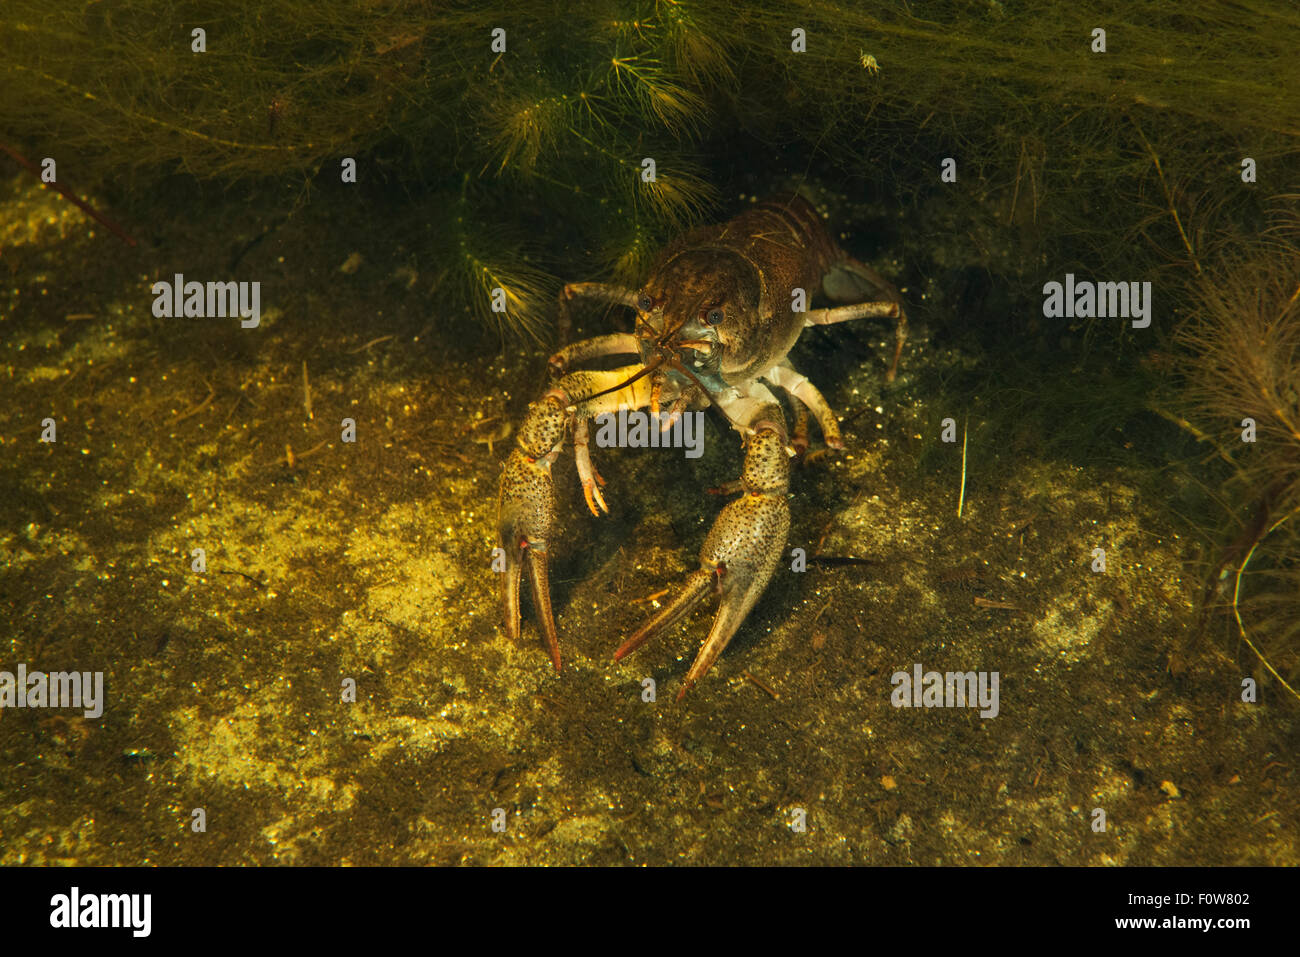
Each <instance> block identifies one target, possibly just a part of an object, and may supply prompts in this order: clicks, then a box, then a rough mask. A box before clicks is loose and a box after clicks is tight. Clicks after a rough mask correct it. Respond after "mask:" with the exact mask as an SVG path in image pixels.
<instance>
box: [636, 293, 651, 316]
mask: <svg viewBox="0 0 1300 957" xmlns="http://www.w3.org/2000/svg"><path fill="white" fill-rule="evenodd" d="M654 304H655V301H654V300H653V299H651V298H650V297H649V295H647V294H646V293H644V292H643V293H641V298H639V299H638V300H637V301H636V307H637V308H638V309H640V310H641V311H642V312H649V311H650V310H651V309H652V308H653V307H654Z"/></svg>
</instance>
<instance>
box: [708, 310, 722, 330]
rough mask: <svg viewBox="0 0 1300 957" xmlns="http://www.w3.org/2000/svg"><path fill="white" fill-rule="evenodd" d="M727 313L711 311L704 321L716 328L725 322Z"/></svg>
mask: <svg viewBox="0 0 1300 957" xmlns="http://www.w3.org/2000/svg"><path fill="white" fill-rule="evenodd" d="M724 316H726V313H725V312H724V311H723V310H721V309H710V310H709V311H708V313H707V314H706V315H705V317H704V321H705V322H707V323H708V324H709V325H711V326H716V325H717V324H718V323H720V322H721V321H722V320H723V317H724Z"/></svg>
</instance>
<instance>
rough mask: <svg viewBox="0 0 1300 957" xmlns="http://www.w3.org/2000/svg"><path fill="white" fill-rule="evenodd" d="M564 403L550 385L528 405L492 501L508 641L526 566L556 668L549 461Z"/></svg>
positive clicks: (515, 631) (515, 633)
mask: <svg viewBox="0 0 1300 957" xmlns="http://www.w3.org/2000/svg"><path fill="white" fill-rule="evenodd" d="M567 405H568V399H567V397H566V396H565V395H564V394H563V393H562V392H559V391H558V390H552V391H551V392H548V393H547V394H546V395H544V396H542V398H541V399H539V400H538V401H536V402H534V403H533V404H532V405H530V406H529V407H528V414H527V415H526V416H525V417H524V421H523V424H522V425H521V426H520V427H519V434H518V437H517V439H516V441H515V448H514V449H513V450H512V451H511V453H510V457H509V458H508V459H506V465H505V468H504V469H503V470H502V472H501V492H500V497H499V498H498V501H497V516H498V518H497V537H498V540H499V542H500V544H501V548H502V549H503V550H504V551H505V556H506V567H505V574H504V575H503V576H502V582H501V603H502V606H503V611H504V613H505V621H506V634H507V635H508V636H509V637H510V639H511V640H512V641H517V640H518V639H519V585H520V579H521V578H522V576H523V570H524V567H525V566H527V568H528V579H529V583H530V585H531V586H532V592H533V604H534V605H535V607H536V608H537V617H538V619H539V621H540V624H541V629H542V635H543V636H544V637H545V639H546V648H547V650H548V651H549V652H550V654H551V663H552V664H554V665H555V670H556V671H559V670H560V640H559V637H558V636H557V634H556V632H555V614H554V612H553V611H552V609H551V585H550V570H549V566H548V564H547V562H548V556H547V549H548V548H549V547H550V544H551V536H552V534H553V533H554V531H555V485H554V482H553V481H552V480H551V463H552V462H554V461H555V459H556V457H557V456H558V455H559V453H560V446H561V444H562V443H563V441H564V429H565V425H566V422H567V420H568V413H567V412H566V411H565V407H566V406H567Z"/></svg>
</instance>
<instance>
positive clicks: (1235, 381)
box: [1178, 197, 1300, 694]
mask: <svg viewBox="0 0 1300 957" xmlns="http://www.w3.org/2000/svg"><path fill="white" fill-rule="evenodd" d="M1291 199H1294V197H1292V198H1291ZM1295 226H1296V219H1295V216H1294V213H1292V214H1290V215H1289V216H1288V217H1287V218H1285V219H1283V220H1282V221H1281V222H1280V223H1278V224H1277V225H1275V227H1274V229H1273V231H1272V232H1271V234H1270V237H1269V238H1268V239H1265V240H1262V241H1260V240H1257V241H1255V242H1254V243H1252V244H1251V245H1249V246H1247V247H1245V248H1243V249H1241V250H1239V251H1238V252H1237V254H1236V255H1235V256H1232V257H1229V258H1228V259H1227V260H1226V261H1225V263H1224V265H1223V266H1222V267H1221V268H1219V269H1216V270H1215V271H1214V272H1213V273H1207V274H1206V275H1205V276H1204V277H1203V278H1202V279H1201V280H1200V281H1199V282H1198V283H1197V287H1196V306H1195V310H1194V313H1193V315H1192V317H1191V319H1190V321H1189V322H1187V323H1186V324H1184V325H1183V326H1182V327H1181V328H1180V330H1179V335H1178V338H1179V341H1180V343H1181V344H1182V345H1183V346H1185V347H1186V349H1187V355H1186V358H1185V359H1184V360H1183V362H1182V369H1181V371H1182V373H1183V376H1184V378H1185V380H1186V393H1185V398H1186V402H1187V404H1188V413H1187V414H1188V419H1187V420H1185V421H1184V425H1185V427H1186V428H1187V429H1188V430H1190V431H1191V432H1193V433H1194V434H1195V435H1196V437H1197V439H1198V440H1199V441H1200V442H1202V443H1204V444H1205V445H1208V446H1209V447H1210V448H1211V449H1212V450H1213V457H1214V459H1215V463H1216V465H1219V466H1224V467H1225V468H1224V472H1225V474H1224V476H1223V478H1222V480H1221V483H1220V487H1219V501H1220V502H1221V503H1222V505H1223V508H1224V511H1225V512H1226V519H1227V529H1226V531H1225V532H1224V533H1223V534H1222V536H1221V539H1220V542H1219V550H1218V553H1217V555H1216V557H1215V560H1214V561H1213V563H1212V565H1211V567H1210V569H1209V573H1208V575H1207V578H1208V581H1207V585H1206V597H1205V600H1206V602H1207V603H1208V604H1207V608H1206V612H1207V613H1208V612H1210V611H1213V610H1214V609H1215V608H1217V609H1218V610H1220V611H1224V610H1226V611H1227V612H1228V613H1229V614H1228V617H1229V618H1230V620H1231V621H1232V627H1231V628H1230V631H1231V633H1232V634H1234V635H1239V636H1240V638H1241V639H1242V641H1244V642H1245V643H1247V644H1248V645H1249V647H1250V648H1251V650H1252V651H1253V652H1254V653H1255V654H1256V655H1258V657H1259V660H1260V662H1261V664H1262V665H1263V669H1264V670H1265V671H1267V672H1268V673H1270V674H1271V675H1272V676H1273V677H1274V678H1277V679H1278V680H1279V681H1281V682H1283V683H1284V684H1286V686H1287V687H1288V689H1289V690H1291V693H1292V694H1296V692H1295V690H1294V689H1295V685H1296V684H1297V676H1300V245H1296V243H1295V240H1296V238H1297V230H1296V228H1295Z"/></svg>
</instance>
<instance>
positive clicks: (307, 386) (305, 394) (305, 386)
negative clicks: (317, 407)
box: [302, 359, 316, 421]
mask: <svg viewBox="0 0 1300 957" xmlns="http://www.w3.org/2000/svg"><path fill="white" fill-rule="evenodd" d="M302 408H303V411H305V412H306V413H307V418H309V419H311V420H312V421H315V420H316V416H314V415H312V414H311V383H310V382H308V381H307V360H306V359H303V360H302Z"/></svg>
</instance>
